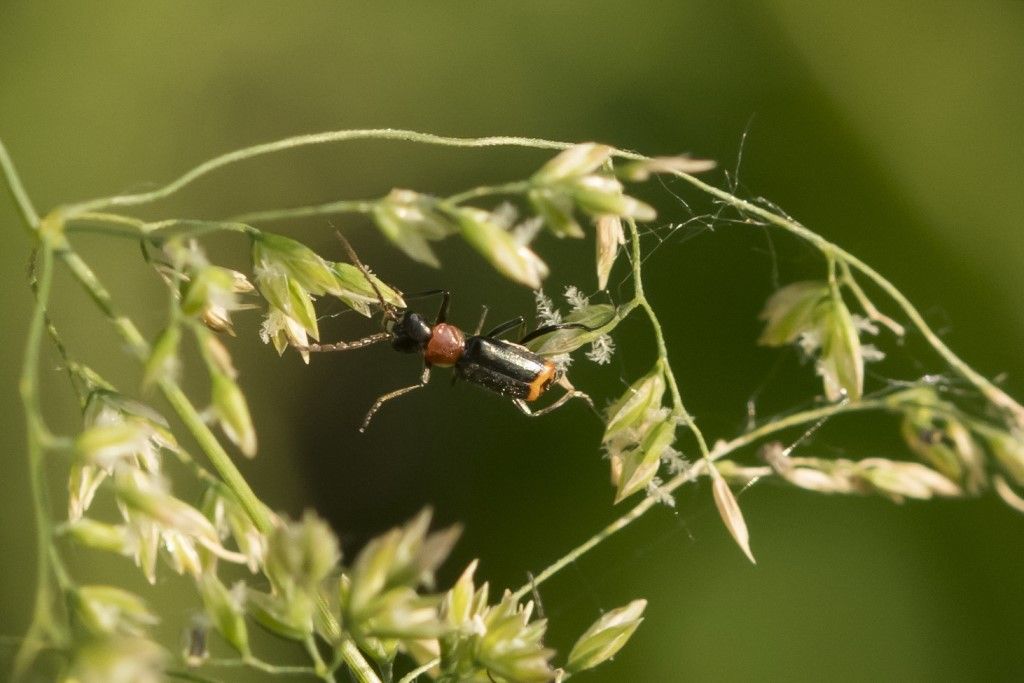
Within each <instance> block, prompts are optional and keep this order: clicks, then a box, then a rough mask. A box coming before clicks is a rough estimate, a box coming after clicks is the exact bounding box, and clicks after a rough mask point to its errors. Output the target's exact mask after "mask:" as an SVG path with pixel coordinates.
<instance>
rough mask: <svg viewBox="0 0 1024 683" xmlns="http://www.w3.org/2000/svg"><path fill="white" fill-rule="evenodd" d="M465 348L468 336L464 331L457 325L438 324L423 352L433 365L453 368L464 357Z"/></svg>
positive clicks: (431, 332)
mask: <svg viewBox="0 0 1024 683" xmlns="http://www.w3.org/2000/svg"><path fill="white" fill-rule="evenodd" d="M465 348H466V335H465V334H463V332H462V330H460V329H459V328H457V327H455V325H449V324H448V323H438V324H437V325H434V327H433V328H432V329H431V331H430V340H429V341H428V342H427V347H426V348H425V349H424V350H423V357H424V358H425V359H426V361H427V362H428V363H430V364H431V365H437V366H439V367H442V368H446V367H451V366H453V365H455V363H456V362H458V360H459V358H461V357H462V352H463V351H464V350H465Z"/></svg>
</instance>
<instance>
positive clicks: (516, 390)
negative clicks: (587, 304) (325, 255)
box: [303, 234, 597, 432]
mask: <svg viewBox="0 0 1024 683" xmlns="http://www.w3.org/2000/svg"><path fill="white" fill-rule="evenodd" d="M338 237H339V239H341V241H342V243H343V244H344V245H345V248H346V249H347V251H348V252H349V255H350V256H351V257H352V260H353V261H354V262H355V263H356V265H357V266H359V269H360V270H361V271H362V272H363V274H364V275H365V276H366V279H367V281H368V282H369V283H370V285H371V286H372V287H373V289H374V291H375V292H376V294H377V299H378V302H379V304H380V306H381V308H382V309H383V311H384V331H383V332H379V333H377V334H372V335H369V336H367V337H363V338H362V339H356V340H353V341H348V342H344V341H342V342H335V343H332V344H309V345H308V346H306V347H303V350H307V351H313V352H330V351H349V350H353V349H359V348H363V347H365V346H369V345H371V344H375V343H378V342H382V341H390V342H391V347H392V348H393V349H395V350H396V351H399V352H401V353H409V354H411V353H419V354H420V355H421V356H422V357H423V373H422V374H421V375H420V380H419V382H417V383H416V384H412V385H409V386H407V387H402V388H401V389H396V390H394V391H390V392H388V393H386V394H384V395H383V396H381V397H380V398H378V399H377V400H376V401H375V402H374V403H373V405H372V406H371V407H370V410H369V412H367V414H366V417H365V418H364V419H363V423H362V425H361V426H360V428H359V431H360V432H365V431H366V429H367V427H369V426H370V421H371V420H372V419H373V416H374V415H375V414H376V413H377V411H378V410H380V408H381V406H383V405H384V404H385V403H387V402H388V401H390V400H392V399H395V398H398V397H399V396H403V395H405V394H407V393H409V392H410V391H414V390H416V389H420V388H422V387H424V386H426V385H427V383H428V382H429V381H430V371H431V368H433V367H440V368H453V369H454V372H455V379H462V380H465V381H466V382H469V383H470V384H475V385H477V386H479V387H482V388H484V389H487V390H489V391H491V392H494V393H496V394H499V395H501V396H506V397H508V398H511V399H512V402H513V404H514V405H515V406H516V408H518V409H519V410H520V411H521V412H523V413H524V414H526V415H528V416H531V417H539V416H541V415H546V414H547V413H550V412H551V411H553V410H557V409H558V408H560V407H561V406H563V405H565V403H566V402H567V401H569V400H571V399H573V398H579V399H582V400H584V401H585V402H586V403H587V404H588V405H589V406H590V407H591V409H593V408H594V404H593V401H591V399H590V397H589V396H587V394H585V393H583V392H582V391H579V390H577V389H576V388H575V387H573V386H572V384H570V383H569V381H568V379H567V378H566V377H565V373H564V372H563V371H562V370H561V369H559V367H558V366H557V365H556V364H555V363H554V362H552V361H551V360H549V359H547V358H544V357H543V356H541V355H539V354H537V353H534V352H533V351H531V350H530V349H528V348H527V347H526V346H525V344H527V343H528V342H530V341H531V340H533V339H536V338H538V337H542V336H544V335H546V334H551V333H553V332H557V331H558V330H566V329H583V330H587V331H593V330H595V329H597V328H596V327H589V326H587V325H584V324H582V323H557V324H552V325H544V326H542V327H539V328H537V329H535V330H533V331H532V332H529V333H527V334H525V335H523V336H522V337H520V338H519V339H518V340H517V341H515V342H513V341H509V340H507V339H502V338H501V336H502V335H504V334H506V333H508V332H510V331H512V330H515V329H519V330H523V329H525V327H526V321H525V319H524V318H523V316H518V317H516V318H513V319H512V320H508V321H506V322H504V323H502V324H500V325H498V326H496V327H494V328H493V329H491V330H489V331H488V332H486V333H485V334H481V333H480V331H481V329H482V327H483V323H484V318H485V317H486V314H487V309H486V307H485V308H484V311H483V315H481V317H480V322H479V323H478V324H477V328H476V331H475V332H474V333H473V334H472V335H467V334H466V333H465V332H463V330H461V329H460V328H458V327H456V326H455V325H452V324H451V323H449V322H448V309H449V305H450V303H451V293H450V292H449V291H448V290H444V289H433V290H429V291H426V292H420V293H418V294H412V295H408V296H406V297H405V298H406V299H416V298H424V297H428V296H438V295H440V296H441V307H440V309H439V310H438V312H437V316H436V317H435V318H434V321H433V323H430V322H429V321H428V320H427V318H425V317H424V316H423V315H422V314H421V313H418V312H416V311H413V310H411V309H409V308H398V307H396V306H393V305H391V304H389V303H387V302H386V301H385V300H384V297H383V295H382V294H381V292H380V291H379V289H378V287H377V285H376V283H375V282H374V280H373V278H371V277H370V276H369V272H368V271H367V269H366V267H365V266H364V265H363V264H362V263H361V262H360V261H359V257H358V256H356V254H355V251H354V250H353V249H352V247H351V245H349V244H348V241H347V240H345V238H344V237H342V236H341V235H340V234H339V235H338ZM554 384H559V385H560V386H561V387H562V388H564V389H565V393H564V394H563V395H562V396H560V397H559V398H558V399H557V400H555V401H554V402H553V403H552V404H551V405H548V406H546V407H544V408H541V409H539V410H531V409H530V407H529V405H527V404H528V403H532V402H533V401H536V400H537V399H538V398H540V397H541V396H543V395H544V393H545V392H546V391H547V390H548V389H549V388H551V387H552V386H553V385H554Z"/></svg>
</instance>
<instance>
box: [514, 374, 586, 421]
mask: <svg viewBox="0 0 1024 683" xmlns="http://www.w3.org/2000/svg"><path fill="white" fill-rule="evenodd" d="M558 384H559V386H561V387H564V388H565V393H564V394H562V395H561V396H559V397H558V400H557V401H555V402H554V403H552V404H551V405H549V406H545V407H543V408H541V409H539V410H530V406H528V405H526V401H524V400H523V399H521V398H517V399H515V400H514V401H513V403H515V405H516V408H518V409H519V410H520V412H522V413H523V414H524V415H527V416H529V417H540V416H541V415H547V414H548V413H550V412H552V411H555V410H558V409H559V408H561V407H562V406H564V405H565V404H566V403H568V402H569V401H571V400H572V399H574V398H579V399H582V400H584V401H586V403H587V405H588V406H590V409H591V410H592V411H594V412H595V413H597V408H595V407H594V401H593V400H592V399H591V398H590V396H588V395H587V394H585V393H583V392H582V391H580V390H579V389H577V388H576V387H574V386H573V385H572V384H570V383H569V380H567V379H566V378H565V376H564V375H563V376H562V378H561V379H559V380H558ZM597 414H598V417H600V413H597Z"/></svg>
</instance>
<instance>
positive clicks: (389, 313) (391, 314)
mask: <svg viewBox="0 0 1024 683" xmlns="http://www.w3.org/2000/svg"><path fill="white" fill-rule="evenodd" d="M334 234H335V235H337V236H338V240H339V241H340V242H341V245H342V246H343V247H345V251H346V252H348V257H349V258H350V259H352V262H353V263H355V264H356V267H358V268H359V270H360V271H362V273H363V277H365V278H366V281H367V282H369V283H370V287H372V288H373V293H374V294H376V295H377V301H378V302H379V303H380V307H381V310H383V311H384V317H385V318H389V319H391V320H394V319H395V318H396V317H397V315H396V312H395V307H394V306H392V305H391V304H389V303H388V302H387V301H385V300H384V295H383V294H382V293H381V291H380V287H378V286H377V282H376V281H375V280H374V279H373V276H372V275H370V270H369V268H367V267H366V266H365V265H363V262H362V261H360V260H359V256H358V255H357V254H356V250H355V249H353V248H352V245H351V244H350V243H349V241H348V240H347V239H345V236H344V235H342V234H341V231H340V230H335V231H334Z"/></svg>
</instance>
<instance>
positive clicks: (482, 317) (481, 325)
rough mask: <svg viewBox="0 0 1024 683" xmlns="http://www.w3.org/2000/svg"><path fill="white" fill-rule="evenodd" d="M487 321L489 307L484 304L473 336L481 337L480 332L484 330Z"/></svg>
mask: <svg viewBox="0 0 1024 683" xmlns="http://www.w3.org/2000/svg"><path fill="white" fill-rule="evenodd" d="M485 320H487V305H486V304H484V305H483V306H481V307H480V320H478V321H477V323H476V329H475V330H473V336H474V337H479V336H480V330H482V329H484V321H485Z"/></svg>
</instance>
